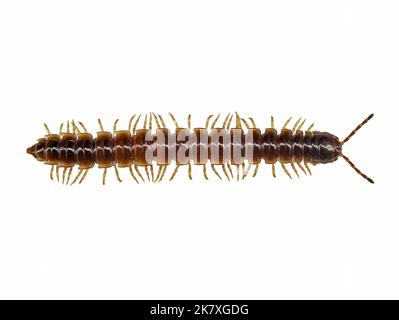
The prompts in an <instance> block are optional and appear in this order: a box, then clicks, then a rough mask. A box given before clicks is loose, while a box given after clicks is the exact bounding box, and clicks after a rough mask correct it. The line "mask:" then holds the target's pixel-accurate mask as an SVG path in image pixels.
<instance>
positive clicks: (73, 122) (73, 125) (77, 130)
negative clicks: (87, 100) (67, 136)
mask: <svg viewBox="0 0 399 320" xmlns="http://www.w3.org/2000/svg"><path fill="white" fill-rule="evenodd" d="M99 121H100V122H101V120H99ZM68 126H69V121H68ZM72 130H73V134H76V133H78V134H79V133H80V130H79V128H78V127H77V126H76V124H75V120H72Z"/></svg>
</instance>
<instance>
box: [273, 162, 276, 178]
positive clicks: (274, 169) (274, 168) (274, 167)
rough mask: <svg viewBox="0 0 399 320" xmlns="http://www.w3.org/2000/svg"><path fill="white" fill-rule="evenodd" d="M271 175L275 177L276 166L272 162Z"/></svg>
mask: <svg viewBox="0 0 399 320" xmlns="http://www.w3.org/2000/svg"><path fill="white" fill-rule="evenodd" d="M272 175H273V177H274V178H275V177H276V166H275V165H274V163H272Z"/></svg>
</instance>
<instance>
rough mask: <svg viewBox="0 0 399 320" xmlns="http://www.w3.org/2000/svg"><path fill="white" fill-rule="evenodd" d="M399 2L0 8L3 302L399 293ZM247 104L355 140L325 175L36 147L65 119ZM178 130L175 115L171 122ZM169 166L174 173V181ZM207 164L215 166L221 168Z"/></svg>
mask: <svg viewBox="0 0 399 320" xmlns="http://www.w3.org/2000/svg"><path fill="white" fill-rule="evenodd" d="M398 15H399V7H398V2H397V1H269V2H267V1H140V2H139V1H137V2H132V1H118V2H116V1H112V2H111V1H109V2H105V1H67V2H65V1H2V2H1V4H0V108H1V111H0V112H1V116H0V121H1V129H2V148H1V160H0V161H1V168H2V170H1V175H0V187H1V201H0V210H1V212H0V298H38V299H42V298H53V299H58V298H67V299H69V298H77V299H83V298H94V299H96V298H112V299H113V298H122V299H138V298H143V299H144V298H169V299H174V298H186V299H191V298H208V299H214V298H215V299H216V298H224V299H230V298H236V299H240V298H245V299H247V298H248V299H249V298H251V299H252V298H254V299H267V298H271V299H277V298H289V299H291V298H304V299H308V298H319V299H325V298H333V299H336V298H343V299H347V298H399V273H398V270H399V257H398V245H399V216H398V214H399V210H398V197H397V195H398V191H397V190H398V188H397V184H398V172H397V164H396V162H397V161H398V160H397V159H398V145H397V137H398V133H399V131H398V105H399V104H398V103H399V97H398V85H399V45H398V31H399V19H398ZM235 110H237V111H240V112H241V113H242V115H243V116H250V115H252V116H253V117H255V119H256V120H257V124H258V126H259V127H262V128H264V127H266V126H269V120H268V119H269V117H270V115H274V116H275V117H276V125H277V126H281V125H282V122H283V121H284V120H286V119H287V118H288V117H289V116H294V117H295V118H297V117H299V116H304V117H306V118H307V119H309V120H310V121H315V122H316V126H315V129H318V130H326V131H329V132H332V133H334V134H336V135H338V136H339V137H341V138H344V137H345V136H346V135H347V134H348V133H349V132H350V131H351V130H352V129H353V128H354V127H355V126H356V125H357V124H358V123H359V122H360V121H362V120H363V119H364V118H365V117H366V116H367V115H368V114H370V113H371V112H374V113H375V118H374V119H373V120H372V121H371V122H370V123H369V124H367V126H366V127H364V128H363V129H362V130H361V131H360V132H359V133H358V134H357V135H356V136H355V137H354V138H353V139H352V140H351V141H350V142H349V143H348V144H347V145H345V148H344V151H345V152H346V154H347V155H348V156H350V157H351V158H352V160H353V161H354V162H355V163H356V164H357V165H358V166H359V168H361V169H362V170H364V171H365V172H366V173H367V174H369V175H370V176H371V177H372V178H373V179H375V181H376V183H375V185H371V184H369V183H367V181H365V180H363V179H362V178H361V177H360V176H358V175H357V174H356V173H355V172H354V171H353V170H352V169H351V168H350V167H349V166H348V165H347V164H346V163H345V162H344V161H343V160H342V159H340V160H339V161H337V162H336V163H333V164H330V165H324V166H323V165H321V166H317V167H315V168H313V173H314V175H313V177H309V176H303V174H302V177H301V179H297V178H295V179H293V181H290V180H289V179H288V177H287V176H286V175H285V174H284V173H283V172H282V170H281V168H280V167H278V171H277V175H278V177H277V179H273V178H272V176H271V168H270V167H269V166H266V165H262V166H261V168H260V171H259V176H258V177H257V178H255V179H252V178H249V179H247V180H245V181H244V182H240V183H237V182H234V183H228V182H227V181H223V182H219V181H218V179H217V178H216V177H215V176H213V175H212V176H211V179H210V181H208V182H206V181H204V179H203V178H202V173H201V170H199V169H198V168H194V169H197V170H194V172H193V176H194V180H193V181H192V182H189V181H188V179H187V173H186V172H185V170H181V171H179V173H178V175H177V177H176V180H175V181H173V182H172V183H168V182H164V183H162V184H158V185H153V184H141V185H136V184H135V183H134V182H133V181H132V179H131V177H130V176H129V173H128V171H126V170H122V172H121V175H122V179H123V180H124V182H123V183H121V184H120V183H118V182H117V181H116V179H115V177H114V175H113V174H110V175H109V177H108V183H107V185H106V186H105V187H103V186H102V185H101V174H102V171H100V170H98V169H94V170H92V171H91V172H90V173H89V176H88V177H87V181H85V183H84V184H82V185H76V186H73V187H65V186H62V185H60V184H57V183H56V182H51V181H50V179H49V167H48V166H45V165H43V164H41V163H39V162H37V161H35V160H34V159H33V158H32V157H31V156H29V155H27V154H26V148H27V147H28V146H30V145H31V144H32V143H34V141H35V140H36V139H37V138H39V137H40V136H43V135H44V133H45V132H44V129H43V126H42V123H43V122H44V121H45V122H47V123H48V124H49V126H50V128H51V129H52V130H54V131H56V130H57V129H58V127H59V124H60V123H61V122H62V121H66V120H67V119H72V118H74V119H78V120H81V121H83V122H84V123H85V124H86V126H87V127H88V128H89V130H90V131H93V132H96V131H97V130H98V127H97V123H96V119H97V118H98V117H101V118H102V119H103V121H104V124H105V125H106V127H107V128H108V129H111V126H112V123H113V121H114V119H115V118H117V117H118V118H120V119H121V121H120V123H121V128H122V126H123V127H126V125H127V121H128V119H129V117H130V116H131V114H133V113H137V112H149V111H156V112H158V113H162V114H166V113H167V112H168V111H171V112H174V113H175V114H176V116H177V118H178V121H180V122H182V123H183V122H184V121H185V119H186V117H187V114H188V112H191V113H192V114H193V124H194V125H197V126H203V124H204V121H205V118H206V116H207V115H208V114H210V113H215V112H222V113H223V114H226V112H230V111H235ZM169 124H170V125H171V122H170V121H169ZM170 173H171V169H169V174H170ZM210 175H211V174H210Z"/></svg>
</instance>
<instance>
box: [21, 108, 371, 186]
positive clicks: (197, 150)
mask: <svg viewBox="0 0 399 320" xmlns="http://www.w3.org/2000/svg"><path fill="white" fill-rule="evenodd" d="M169 115H170V117H171V119H172V121H173V123H174V125H175V127H176V128H175V130H174V131H171V130H169V129H168V128H167V126H166V124H165V122H164V119H163V118H162V116H161V115H159V114H158V115H156V114H155V113H150V114H149V116H147V114H146V115H145V117H144V123H143V127H142V128H139V122H140V119H142V117H141V115H138V116H136V115H134V116H133V117H132V118H131V119H130V121H129V125H128V129H127V130H117V123H118V120H116V121H115V123H114V128H113V132H112V133H111V132H108V131H105V130H104V128H103V125H102V123H101V120H100V119H99V120H98V123H99V126H100V131H99V132H97V136H96V137H95V138H94V137H93V135H92V134H90V133H88V131H87V129H86V127H85V126H84V125H83V124H82V123H81V122H78V124H75V122H74V121H72V122H71V123H70V122H69V121H68V122H67V124H66V131H64V130H63V129H64V125H63V124H61V126H60V128H59V133H58V134H52V133H51V132H50V130H49V128H48V126H47V125H46V124H44V126H45V128H46V131H47V135H46V136H44V137H43V138H40V139H38V141H37V143H35V144H34V145H33V146H31V147H30V148H28V149H27V152H28V153H29V154H31V155H33V156H34V157H35V158H36V159H37V160H39V161H42V162H44V163H45V164H48V165H51V170H50V178H51V179H52V180H53V179H54V177H53V176H54V171H55V175H56V178H57V181H60V180H61V181H62V183H66V184H69V182H70V181H71V185H72V184H75V183H76V182H77V181H78V182H79V183H82V181H83V180H84V179H85V177H86V176H87V173H88V172H89V170H90V169H91V168H93V167H94V165H95V164H97V165H98V167H99V168H102V169H104V172H103V184H105V180H106V175H107V170H108V169H109V168H112V167H113V168H114V170H115V173H116V177H117V179H118V180H119V181H121V178H120V175H119V170H118V168H128V169H129V171H130V174H131V176H132V177H133V179H134V181H136V182H137V183H139V182H140V181H142V182H144V181H145V179H144V177H143V173H142V171H140V168H144V171H145V175H146V177H147V180H148V181H152V182H161V181H162V180H163V178H164V176H165V173H166V170H167V168H168V166H169V165H170V164H171V163H172V162H174V163H175V165H176V166H175V169H174V171H173V173H172V175H171V176H170V178H169V180H173V178H174V177H175V176H176V173H177V171H178V169H179V168H180V167H181V166H186V167H187V168H188V177H189V179H190V180H191V179H192V175H191V171H192V164H193V165H197V166H202V170H203V175H204V178H205V179H207V180H208V175H207V164H208V163H209V164H210V167H211V169H212V172H213V173H214V174H215V175H216V176H217V177H218V178H219V179H220V180H222V176H224V177H225V178H226V179H227V180H229V181H230V180H231V179H237V180H239V179H245V178H246V177H247V176H248V174H249V173H250V172H251V169H252V168H254V170H253V173H252V176H253V177H255V176H256V174H257V172H258V169H259V165H260V163H261V162H262V161H264V162H265V163H266V164H270V165H271V167H272V174H273V176H274V177H276V168H275V164H276V163H277V162H279V163H280V165H281V167H282V169H283V171H284V172H285V173H286V174H287V176H288V177H289V178H290V179H292V175H291V173H290V171H289V168H291V169H292V170H293V172H294V173H295V175H296V176H297V177H298V178H299V172H298V170H297V168H298V169H300V170H301V171H302V172H303V173H304V174H305V175H308V174H309V175H311V174H312V173H311V170H310V168H309V164H313V165H316V164H325V163H331V162H334V161H336V160H337V159H338V158H339V157H342V158H343V159H344V160H345V161H347V162H348V163H349V164H350V166H351V167H352V168H353V169H354V170H355V171H356V172H357V173H358V174H360V175H361V176H362V177H363V178H365V179H367V180H368V181H369V182H371V183H374V182H373V180H372V179H370V178H369V177H367V176H366V175H365V174H363V173H362V172H361V171H360V170H359V169H357V168H356V167H355V165H354V164H353V163H352V162H351V161H350V160H349V159H348V158H347V157H346V156H345V155H344V154H343V153H342V146H343V145H344V144H345V143H346V142H347V141H348V140H349V139H350V138H351V137H352V136H353V135H354V134H355V133H356V132H357V131H358V130H359V129H360V128H361V127H362V126H363V125H364V124H365V123H366V122H367V121H369V120H370V119H371V118H372V117H373V115H370V116H369V117H367V118H366V119H365V120H364V121H363V122H362V123H361V124H360V125H358V126H357V127H356V129H355V130H353V131H352V132H351V133H350V134H349V136H348V137H347V138H345V139H344V140H342V141H340V140H339V139H338V138H337V137H336V136H335V135H333V134H330V133H328V132H320V131H313V130H312V128H313V124H312V125H310V126H309V127H308V128H307V130H306V131H302V128H303V127H304V124H305V121H306V120H302V119H299V120H298V121H296V122H295V124H294V125H293V127H292V129H289V128H288V125H289V123H290V121H291V120H292V119H291V118H290V119H288V120H287V121H286V122H285V124H284V125H283V127H282V129H281V131H280V132H278V131H277V130H276V129H275V128H274V119H273V117H271V127H270V128H267V129H265V130H264V131H263V132H262V131H261V130H260V129H259V128H257V127H256V124H255V121H254V120H253V118H251V117H249V118H248V121H247V120H246V119H245V118H241V117H240V116H239V115H238V113H237V112H236V113H235V121H234V124H233V125H232V121H233V118H234V114H228V115H227V116H226V118H225V119H224V121H223V124H222V125H221V126H218V125H217V123H218V121H219V118H220V114H219V115H217V116H216V117H214V116H213V115H210V116H208V117H207V119H206V123H205V126H204V127H202V128H193V129H191V115H189V116H188V119H187V127H185V128H184V127H180V126H179V125H178V123H177V121H176V118H175V117H174V116H173V114H171V113H169ZM153 123H155V126H154V128H153ZM75 166H78V173H77V174H76V176H75V177H74V178H73V179H71V177H72V170H73V168H74V167H75ZM234 167H235V170H233V168H234ZM218 168H220V169H221V171H222V172H223V174H221V172H220V170H218ZM60 169H62V172H60ZM233 171H236V173H235V174H234V173H233Z"/></svg>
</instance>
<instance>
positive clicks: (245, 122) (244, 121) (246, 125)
mask: <svg viewBox="0 0 399 320" xmlns="http://www.w3.org/2000/svg"><path fill="white" fill-rule="evenodd" d="M241 121H242V122H243V123H244V125H245V127H246V128H247V129H249V125H248V122H247V121H246V120H245V119H244V118H241Z"/></svg>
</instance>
